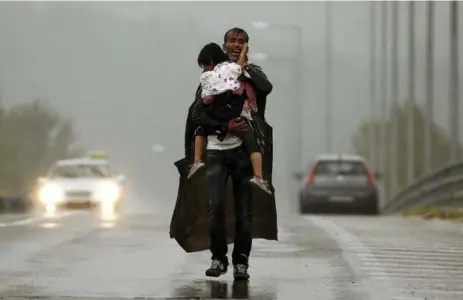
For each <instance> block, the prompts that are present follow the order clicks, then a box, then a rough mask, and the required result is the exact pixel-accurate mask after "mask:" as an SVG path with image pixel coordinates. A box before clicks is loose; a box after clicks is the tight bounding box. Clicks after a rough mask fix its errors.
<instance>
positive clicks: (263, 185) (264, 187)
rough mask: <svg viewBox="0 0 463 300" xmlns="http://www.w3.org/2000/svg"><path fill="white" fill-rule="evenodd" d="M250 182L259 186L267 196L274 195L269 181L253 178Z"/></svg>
mask: <svg viewBox="0 0 463 300" xmlns="http://www.w3.org/2000/svg"><path fill="white" fill-rule="evenodd" d="M249 182H251V183H252V184H254V185H255V186H257V187H258V188H260V189H261V190H263V191H264V192H266V193H267V194H269V195H272V191H271V190H270V187H269V185H268V183H267V181H265V180H264V179H262V178H259V177H257V176H254V177H253V178H251V180H249Z"/></svg>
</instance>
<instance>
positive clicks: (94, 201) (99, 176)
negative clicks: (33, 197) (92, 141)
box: [37, 157, 125, 210]
mask: <svg viewBox="0 0 463 300" xmlns="http://www.w3.org/2000/svg"><path fill="white" fill-rule="evenodd" d="M38 181H39V182H38V183H39V185H38V190H37V198H38V201H39V202H40V203H41V204H42V205H43V207H44V208H46V210H50V209H56V208H59V207H68V206H86V207H99V208H103V207H105V208H108V206H109V207H111V208H112V209H114V210H118V208H119V204H120V202H121V200H122V198H123V196H124V191H123V182H124V181H125V177H124V175H118V174H115V173H114V171H113V170H112V169H111V167H110V165H109V162H108V160H106V159H95V158H90V157H88V158H87V157H85V158H76V159H67V160H60V161H57V162H55V163H54V164H53V166H52V167H51V168H50V170H49V172H48V174H47V176H46V177H41V178H39V180H38Z"/></svg>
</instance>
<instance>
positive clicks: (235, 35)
mask: <svg viewBox="0 0 463 300" xmlns="http://www.w3.org/2000/svg"><path fill="white" fill-rule="evenodd" d="M246 43H249V35H248V34H247V32H246V31H244V29H241V28H238V27H234V28H232V29H230V30H228V31H227V32H225V35H224V37H223V50H224V51H225V53H227V55H228V59H230V61H232V62H237V61H238V58H239V57H240V53H241V49H243V46H244V44H246Z"/></svg>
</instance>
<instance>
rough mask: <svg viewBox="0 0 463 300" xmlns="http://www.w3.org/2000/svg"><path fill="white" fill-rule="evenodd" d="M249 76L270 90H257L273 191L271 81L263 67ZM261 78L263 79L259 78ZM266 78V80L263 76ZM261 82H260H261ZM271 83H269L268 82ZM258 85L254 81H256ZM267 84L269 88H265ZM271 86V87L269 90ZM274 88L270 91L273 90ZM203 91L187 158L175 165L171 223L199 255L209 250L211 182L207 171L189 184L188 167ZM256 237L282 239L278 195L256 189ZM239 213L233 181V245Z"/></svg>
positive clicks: (189, 130) (189, 128) (229, 220)
mask: <svg viewBox="0 0 463 300" xmlns="http://www.w3.org/2000/svg"><path fill="white" fill-rule="evenodd" d="M249 66H250V68H249V69H248V70H249V74H250V75H251V76H252V75H254V76H255V78H257V79H256V84H255V85H260V86H263V87H264V88H263V89H265V90H266V91H262V89H261V90H259V88H258V87H256V88H255V90H256V98H257V105H258V108H259V112H260V115H261V116H262V119H263V121H262V123H263V124H261V126H262V129H263V131H264V135H265V148H264V153H263V175H264V178H265V179H267V180H268V183H269V185H270V187H271V189H272V190H273V191H274V188H273V185H272V171H273V129H272V127H271V126H270V125H269V124H268V123H267V122H266V121H265V106H266V96H267V95H268V94H269V93H270V91H271V89H272V86H271V84H270V83H269V82H268V80H267V78H266V76H265V74H264V73H263V72H262V70H261V69H260V67H258V66H256V65H253V64H250V65H249ZM259 76H260V77H259ZM262 76H263V77H262ZM259 80H260V81H259ZM265 80H267V82H265ZM252 83H254V82H252ZM265 84H267V86H265ZM268 85H270V86H269V87H268ZM269 89H270V91H269ZM198 95H200V88H199V87H198V90H197V91H196V98H195V101H194V102H193V104H192V105H191V106H190V109H189V111H188V117H187V122H186V130H185V157H184V158H182V159H180V160H178V161H176V162H175V163H174V165H175V166H176V167H177V170H178V172H179V185H178V192H177V200H176V203H175V208H174V212H173V215H172V219H171V224H170V232H169V235H170V237H171V238H174V239H176V240H177V242H178V243H179V245H180V246H181V247H182V248H183V249H184V250H185V251H186V252H197V251H203V250H207V249H209V213H208V200H209V195H208V191H207V183H206V176H205V170H204V168H203V169H202V170H201V171H198V173H197V174H196V175H195V176H194V177H193V178H192V179H191V180H190V181H189V180H188V179H187V174H188V166H189V164H190V163H191V159H192V150H193V149H192V148H193V147H192V144H193V142H194V138H193V137H194V127H195V126H194V124H193V121H192V115H193V110H194V108H195V103H197V102H196V101H198ZM252 199H253V201H252V202H253V207H252V211H253V230H252V232H253V238H254V239H266V240H278V224H277V223H278V222H277V211H276V203H275V192H274V193H273V195H268V194H266V193H265V192H262V191H261V190H259V189H258V188H254V187H253V196H252ZM235 224H236V221H235V214H234V207H233V192H232V182H231V178H229V180H228V184H227V190H226V228H227V237H228V238H227V240H228V243H229V244H230V243H233V241H234V235H235Z"/></svg>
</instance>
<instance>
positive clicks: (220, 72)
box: [188, 43, 272, 194]
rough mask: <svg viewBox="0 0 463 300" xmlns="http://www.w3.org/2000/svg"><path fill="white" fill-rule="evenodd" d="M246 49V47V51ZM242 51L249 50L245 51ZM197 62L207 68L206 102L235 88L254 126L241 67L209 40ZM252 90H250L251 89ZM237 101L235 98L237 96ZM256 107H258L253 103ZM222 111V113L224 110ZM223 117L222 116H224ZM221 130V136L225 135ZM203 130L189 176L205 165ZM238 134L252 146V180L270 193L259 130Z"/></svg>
mask: <svg viewBox="0 0 463 300" xmlns="http://www.w3.org/2000/svg"><path fill="white" fill-rule="evenodd" d="M244 51H247V49H243V52H244ZM242 54H244V55H245V54H246V53H245V52H244V53H242ZM198 64H199V65H200V66H201V67H203V69H204V72H203V73H202V74H201V77H200V83H201V88H202V93H201V97H202V98H203V101H204V103H206V104H212V103H213V102H214V100H216V96H218V97H220V96H222V95H224V94H225V93H227V92H232V93H233V94H235V95H238V96H242V97H243V99H242V100H243V103H244V104H243V106H242V107H240V112H239V113H240V115H241V117H242V118H243V119H244V120H245V121H247V123H248V125H251V126H250V127H251V129H254V127H253V126H252V123H251V121H252V115H251V111H252V105H250V103H249V99H246V97H247V96H249V95H247V93H246V91H249V90H248V89H246V86H245V85H246V83H244V82H240V80H239V77H240V76H241V75H242V74H243V71H242V68H241V66H240V65H238V64H237V63H232V62H228V57H227V55H226V54H225V53H224V52H223V50H222V49H221V48H220V46H219V45H217V44H215V43H210V44H207V45H206V46H204V47H203V49H202V50H201V52H200V53H199V56H198ZM249 92H250V91H249ZM235 101H236V100H235ZM253 108H254V111H257V108H256V107H255V105H254V107H253ZM209 112H210V113H209V114H210V117H211V118H214V117H216V118H218V117H219V116H218V112H217V110H212V111H209ZM222 115H223V113H222ZM221 117H222V119H223V116H221ZM234 117H237V116H236V115H235V116H233V115H232V113H229V115H226V118H227V121H228V120H230V119H232V118H234ZM224 134H225V133H222V136H221V138H224ZM205 135H207V134H205V133H204V132H201V133H198V132H197V134H196V136H195V146H194V151H195V155H194V156H195V161H194V163H193V165H192V167H191V169H190V173H189V174H188V178H191V177H192V176H193V174H195V173H196V172H197V171H198V170H199V169H201V168H202V167H204V166H205V164H204V163H203V162H202V160H201V158H202V156H203V151H204V148H205V143H206V137H205ZM238 136H239V137H240V138H241V139H242V140H243V143H244V144H245V145H246V147H247V149H249V152H250V156H251V163H252V167H253V171H254V176H253V178H251V180H250V182H251V183H252V184H254V185H255V186H257V187H259V188H260V189H262V190H263V191H265V192H266V193H268V194H272V191H271V190H270V188H269V186H268V183H267V182H266V181H265V180H264V179H263V178H262V154H261V153H260V151H259V145H258V141H257V139H256V133H254V132H253V130H248V131H246V132H243V133H239V134H238Z"/></svg>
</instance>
